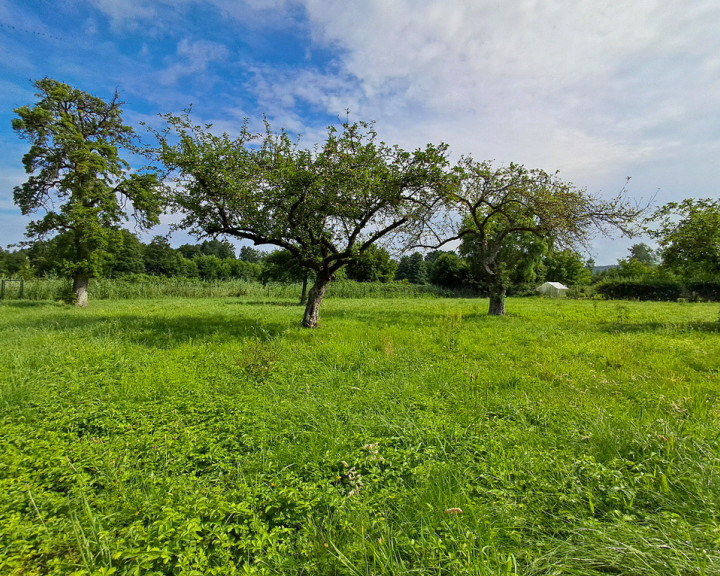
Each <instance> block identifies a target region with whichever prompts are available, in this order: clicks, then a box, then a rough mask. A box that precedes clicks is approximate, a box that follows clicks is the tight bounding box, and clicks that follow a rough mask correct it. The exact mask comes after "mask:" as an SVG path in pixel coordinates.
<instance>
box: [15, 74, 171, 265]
mask: <svg viewBox="0 0 720 576" xmlns="http://www.w3.org/2000/svg"><path fill="white" fill-rule="evenodd" d="M35 87H36V88H37V89H38V94H37V96H38V98H39V99H40V100H39V101H38V102H37V103H36V104H35V105H34V106H23V107H20V108H17V109H16V110H15V113H16V114H17V115H18V117H17V118H15V119H13V129H14V130H15V131H16V132H17V133H18V135H19V136H20V137H21V138H23V139H26V140H29V141H30V143H31V146H30V149H29V150H28V152H27V153H26V154H25V156H24V157H23V165H24V166H25V171H26V172H27V173H28V174H29V175H30V176H29V178H28V180H27V181H26V182H25V183H24V184H22V185H20V186H17V187H15V190H14V197H15V203H16V204H17V205H18V206H19V207H20V209H21V211H22V213H23V214H33V213H36V212H45V215H44V216H43V217H42V218H40V219H38V220H35V221H33V222H31V223H30V224H29V226H28V228H27V236H28V237H29V238H30V239H38V238H44V237H46V236H48V235H51V234H55V233H59V234H61V235H63V236H64V238H65V239H66V245H67V248H68V249H67V265H66V269H67V270H68V271H69V272H70V273H73V274H74V273H83V274H85V275H88V276H94V275H96V274H98V273H99V272H100V271H101V270H102V267H103V266H104V265H105V263H106V261H107V258H108V254H109V249H110V248H111V244H112V242H113V237H114V235H115V234H116V232H117V231H116V230H114V228H115V227H116V226H117V225H118V224H120V223H121V222H122V221H124V220H127V219H128V218H129V214H128V213H127V212H126V210H125V208H126V205H128V204H129V205H130V206H132V211H131V213H130V214H131V215H132V216H133V217H134V219H135V221H136V222H137V224H138V225H139V226H140V227H141V228H146V227H149V226H152V225H154V224H157V223H158V221H159V220H158V218H159V214H160V212H161V208H162V203H161V197H160V195H159V191H160V185H159V182H158V178H157V175H156V174H154V173H149V172H141V173H133V174H130V175H128V174H127V172H128V170H129V167H130V166H129V164H128V162H127V161H126V160H124V159H123V158H121V157H120V153H119V148H121V147H127V146H129V145H130V144H131V141H132V139H133V138H134V132H133V129H132V128H131V127H130V126H126V125H124V124H123V123H122V118H121V109H120V106H121V103H120V102H119V100H118V95H117V93H116V94H115V95H114V97H113V98H112V100H110V101H109V102H105V101H103V100H101V99H100V98H97V97H95V96H91V95H90V94H87V93H86V92H82V91H80V90H77V89H75V88H72V87H70V86H68V85H67V84H63V83H61V82H58V81H56V80H53V79H51V78H43V79H42V80H38V81H37V82H35Z"/></svg>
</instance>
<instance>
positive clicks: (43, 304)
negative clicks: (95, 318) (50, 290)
mask: <svg viewBox="0 0 720 576" xmlns="http://www.w3.org/2000/svg"><path fill="white" fill-rule="evenodd" d="M48 306H50V307H55V308H62V307H65V306H68V307H69V305H68V304H65V303H64V302H59V301H57V302H56V301H50V300H0V308H47V307H48Z"/></svg>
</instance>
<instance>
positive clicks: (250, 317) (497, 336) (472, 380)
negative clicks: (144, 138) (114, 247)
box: [0, 296, 720, 576]
mask: <svg viewBox="0 0 720 576" xmlns="http://www.w3.org/2000/svg"><path fill="white" fill-rule="evenodd" d="M487 305H488V302H487V300H482V299H441V298H404V299H403V298H397V299H373V298H364V299H342V298H329V299H328V300H326V302H325V303H324V304H323V308H322V310H321V326H320V328H318V329H316V330H307V329H302V328H300V327H299V323H300V319H301V316H302V309H301V308H300V307H298V306H297V305H295V302H294V301H293V300H290V299H282V298H278V299H268V298H262V297H260V296H259V297H257V298H247V297H245V298H231V297H221V298H205V299H189V298H185V299H180V298H177V299H155V300H152V299H147V300H102V301H99V300H96V301H94V302H92V303H91V307H90V308H89V309H87V310H82V309H75V308H73V307H70V306H67V305H64V304H60V303H53V302H50V301H40V302H36V301H5V302H2V303H0V335H1V336H2V339H1V340H0V439H1V441H2V443H1V446H2V451H1V452H0V574H3V575H23V576H26V575H36V574H37V575H40V574H73V575H90V574H92V575H109V574H117V575H124V574H137V575H146V574H150V575H152V574H187V575H190V574H194V575H204V574H219V575H226V574H268V575H270V574H296V575H314V574H317V575H348V576H350V575H353V576H354V575H357V576H359V575H370V574H398V575H400V574H403V575H405V574H422V575H424V574H427V575H431V574H432V575H464V574H468V575H470V574H472V575H485V574H487V575H490V574H493V575H494V574H504V575H509V574H523V575H525V574H537V575H539V574H543V575H555V574H558V575H559V574H578V575H579V574H603V575H605V574H627V575H630V574H633V575H634V574H637V575H641V574H642V575H648V574H650V575H694V574H698V575H703V574H708V575H709V574H719V573H720V449H719V447H718V442H719V441H720V322H718V305H717V304H702V303H636V302H611V301H573V300H564V301H554V300H545V299H538V298H527V299H510V300H508V312H509V314H508V316H506V317H488V316H487V315H486V310H487Z"/></svg>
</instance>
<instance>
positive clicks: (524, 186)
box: [445, 158, 642, 315]
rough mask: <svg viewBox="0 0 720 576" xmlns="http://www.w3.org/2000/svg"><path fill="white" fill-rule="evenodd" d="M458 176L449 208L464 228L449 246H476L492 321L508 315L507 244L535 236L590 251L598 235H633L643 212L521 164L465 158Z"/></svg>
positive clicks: (476, 256) (459, 230) (618, 198)
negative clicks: (588, 246) (589, 243)
mask: <svg viewBox="0 0 720 576" xmlns="http://www.w3.org/2000/svg"><path fill="white" fill-rule="evenodd" d="M458 170H459V173H460V174H461V177H462V186H461V187H458V188H456V189H455V192H453V193H452V195H451V201H450V205H451V207H452V209H453V210H455V211H457V212H458V221H459V222H460V224H459V226H458V229H457V230H456V233H455V234H454V235H452V236H451V237H449V238H447V239H445V242H449V241H451V240H457V239H463V241H464V242H472V244H473V250H472V253H473V257H474V258H475V264H476V266H475V268H476V269H477V270H478V271H479V272H480V274H481V275H482V276H483V278H484V279H485V281H486V282H487V285H488V287H489V291H490V306H489V314H491V315H502V314H505V294H506V290H507V274H508V266H507V264H508V263H507V262H506V261H505V260H504V259H503V248H504V247H505V246H506V245H507V244H509V243H512V242H513V241H515V240H516V239H517V238H518V237H519V236H521V235H531V236H534V237H536V238H539V239H542V240H545V241H547V242H549V243H550V244H551V245H552V246H554V247H557V248H572V247H576V246H578V245H585V244H586V243H587V241H588V240H589V238H590V236H591V234H592V232H593V231H599V232H601V233H604V234H608V233H610V232H611V231H612V230H620V231H621V232H622V233H624V234H626V235H631V234H632V233H633V231H634V230H633V224H634V222H635V221H636V219H637V217H638V216H639V215H640V214H641V212H642V210H641V209H640V208H639V207H637V206H636V205H634V204H631V203H630V202H628V201H627V200H626V199H625V197H624V194H623V193H621V194H620V195H618V196H617V197H616V198H614V199H612V200H602V199H600V198H597V197H595V196H592V195H591V194H589V193H588V192H587V191H585V190H582V189H579V188H576V187H575V186H573V185H572V184H570V183H568V182H564V181H562V180H561V179H560V178H558V176H557V175H556V174H548V173H547V172H544V171H542V170H529V169H527V168H525V167H523V166H521V165H519V164H510V165H509V166H506V167H500V168H496V167H494V166H492V164H490V163H489V162H476V161H474V160H472V159H471V158H464V159H462V160H461V161H460V163H459V164H458Z"/></svg>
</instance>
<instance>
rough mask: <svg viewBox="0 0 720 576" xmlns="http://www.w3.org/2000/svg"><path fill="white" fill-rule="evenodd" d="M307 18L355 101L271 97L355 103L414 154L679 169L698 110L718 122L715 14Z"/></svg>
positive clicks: (366, 13) (460, 7) (321, 12)
mask: <svg viewBox="0 0 720 576" xmlns="http://www.w3.org/2000/svg"><path fill="white" fill-rule="evenodd" d="M305 4H306V6H307V11H308V14H309V16H310V18H311V22H312V31H313V35H314V38H315V41H316V42H317V43H318V44H322V45H326V46H332V47H335V48H337V49H339V50H340V52H341V56H340V62H341V74H340V76H341V77H345V78H355V79H356V80H357V81H356V86H355V90H354V92H353V91H351V90H346V91H345V92H344V93H343V92H342V91H336V92H332V91H329V92H328V91H324V92H321V93H320V94H319V95H313V93H312V90H311V89H310V88H313V87H314V88H321V87H322V83H318V82H316V83H308V86H309V87H310V88H309V89H307V90H305V91H304V92H301V91H299V90H298V89H297V85H298V84H299V83H300V82H301V77H302V76H307V73H306V72H303V73H298V74H297V76H296V77H295V78H294V79H292V80H291V81H290V82H288V84H287V85H286V86H285V87H284V88H280V87H279V86H277V85H276V86H275V90H276V91H277V92H281V91H282V90H283V89H286V90H287V91H288V93H290V94H292V95H293V96H294V97H298V98H299V97H306V98H308V99H311V101H312V102H314V103H316V104H320V105H323V106H325V108H326V109H327V110H328V111H329V112H331V113H334V112H336V111H337V107H338V106H341V104H340V102H339V101H340V100H341V99H342V98H343V97H346V98H349V99H351V101H352V98H353V97H354V98H355V99H357V98H359V97H360V101H359V102H358V103H355V105H357V107H358V108H359V109H360V110H361V111H362V112H363V113H364V112H366V111H368V112H370V113H371V114H372V117H373V118H375V119H377V120H379V121H380V125H381V126H383V125H387V126H391V128H390V130H392V131H393V132H395V133H396V134H397V136H398V137H399V138H402V139H404V140H407V141H416V142H415V143H417V144H420V143H421V142H420V141H422V140H424V141H427V140H428V137H431V139H433V140H437V139H440V140H448V141H450V143H451V144H452V145H453V147H455V148H457V147H462V151H470V152H473V153H475V154H476V155H479V156H481V157H496V158H498V159H501V160H505V161H508V160H519V161H524V162H533V163H537V164H539V165H541V166H542V167H545V168H547V169H554V168H557V167H560V168H562V169H563V170H567V171H570V172H572V173H573V175H580V176H582V177H587V178H590V177H592V176H595V175H597V174H598V173H599V172H602V171H603V167H604V166H609V165H613V166H616V167H617V166H618V164H620V165H625V166H630V165H632V164H633V163H634V162H638V161H640V162H644V161H646V160H647V159H648V158H657V159H662V158H664V157H666V156H668V155H672V154H673V151H675V150H677V148H678V147H679V146H682V145H683V143H684V142H685V141H687V140H688V138H690V136H691V134H690V132H691V131H696V130H699V129H701V128H702V122H699V125H698V120H697V113H698V110H699V109H700V110H705V111H706V112H707V113H708V114H713V115H715V117H717V102H718V101H719V98H720V75H719V74H717V72H718V67H719V66H720V50H718V48H720V45H719V43H718V39H717V38H718V37H717V34H716V32H717V29H716V25H715V23H716V22H717V21H718V20H719V19H720V6H719V5H717V3H716V2H712V1H701V0H698V1H693V2H685V3H682V4H668V3H666V2H662V1H661V0H646V1H644V2H642V3H630V4H628V3H626V2H619V1H611V2H596V1H594V0H592V1H591V0H583V1H576V0H573V1H564V2H561V1H556V2H534V1H515V2H505V3H502V4H498V3H494V2H489V1H481V2H477V1H469V0H468V1H463V0H446V1H444V2H436V1H423V0H397V1H395V2H393V3H387V2H385V1H383V0H363V1H355V2H342V3H331V2H327V1H323V0H306V2H305ZM327 83H328V82H327V80H325V84H327ZM346 85H348V86H351V85H352V83H348V82H346ZM328 94H330V95H332V96H333V97H329V95H328ZM403 135H404V137H403Z"/></svg>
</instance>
